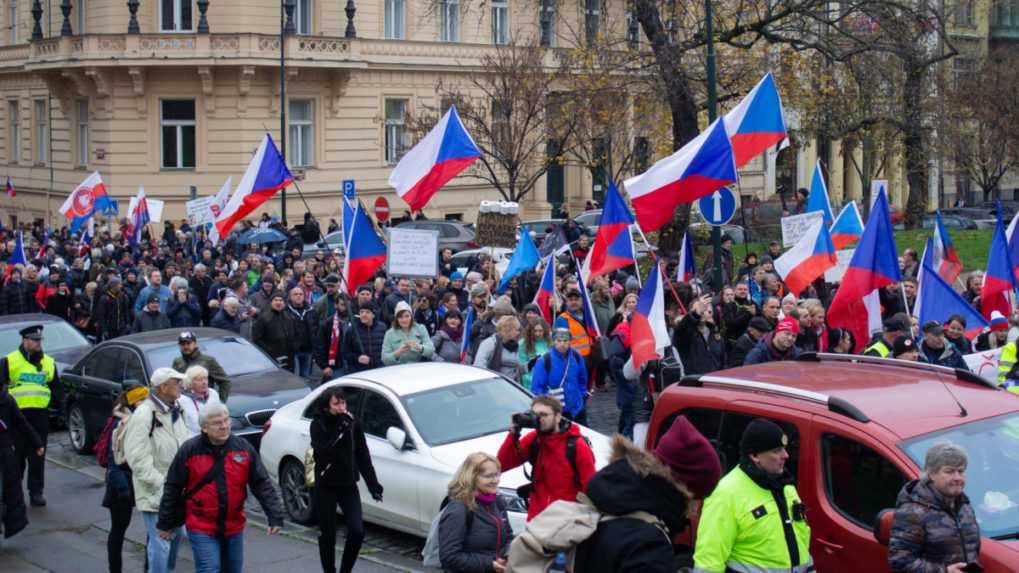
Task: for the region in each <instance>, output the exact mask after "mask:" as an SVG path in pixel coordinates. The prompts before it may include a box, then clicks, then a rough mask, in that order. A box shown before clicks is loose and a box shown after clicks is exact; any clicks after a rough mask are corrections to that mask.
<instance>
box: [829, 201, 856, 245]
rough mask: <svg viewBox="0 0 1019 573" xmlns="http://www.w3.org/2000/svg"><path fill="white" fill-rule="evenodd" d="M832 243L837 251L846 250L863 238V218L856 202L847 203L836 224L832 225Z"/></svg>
mask: <svg viewBox="0 0 1019 573" xmlns="http://www.w3.org/2000/svg"><path fill="white" fill-rule="evenodd" d="M830 232H831V242H832V244H833V245H835V249H836V250H838V249H844V248H846V247H848V246H849V245H852V244H853V243H855V242H856V241H859V240H860V237H862V236H863V218H862V217H860V208H859V207H857V206H856V201H850V202H848V203H846V205H845V206H844V207H842V210H841V211H839V216H838V217H835V222H834V223H832V225H831V229H830Z"/></svg>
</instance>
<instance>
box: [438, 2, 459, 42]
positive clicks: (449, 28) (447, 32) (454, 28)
mask: <svg viewBox="0 0 1019 573" xmlns="http://www.w3.org/2000/svg"><path fill="white" fill-rule="evenodd" d="M439 40H440V41H443V42H459V41H460V0H439Z"/></svg>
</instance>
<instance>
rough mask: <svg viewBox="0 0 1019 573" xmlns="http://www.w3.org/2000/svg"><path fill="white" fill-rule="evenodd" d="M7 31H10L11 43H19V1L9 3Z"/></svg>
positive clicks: (9, 0)
mask: <svg viewBox="0 0 1019 573" xmlns="http://www.w3.org/2000/svg"><path fill="white" fill-rule="evenodd" d="M7 29H8V30H10V41H11V42H10V43H11V44H17V43H18V1H17V0H8V1H7Z"/></svg>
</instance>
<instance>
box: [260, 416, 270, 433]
mask: <svg viewBox="0 0 1019 573" xmlns="http://www.w3.org/2000/svg"><path fill="white" fill-rule="evenodd" d="M270 427H272V418H269V419H268V420H266V421H265V424H264V425H263V426H262V435H263V436H264V435H266V434H267V433H269V428H270Z"/></svg>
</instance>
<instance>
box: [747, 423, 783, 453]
mask: <svg viewBox="0 0 1019 573" xmlns="http://www.w3.org/2000/svg"><path fill="white" fill-rule="evenodd" d="M788 444H789V439H788V438H786V435H785V432H783V431H782V428H780V427H779V425H778V424H776V423H775V422H772V421H771V420H768V419H766V418H754V419H753V420H752V421H751V422H750V423H749V424H747V428H746V429H745V430H743V437H742V438H741V439H740V441H739V453H740V455H744V456H746V455H749V454H759V453H761V452H766V451H768V450H774V449H775V448H784V447H785V446H787V445H788Z"/></svg>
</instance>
